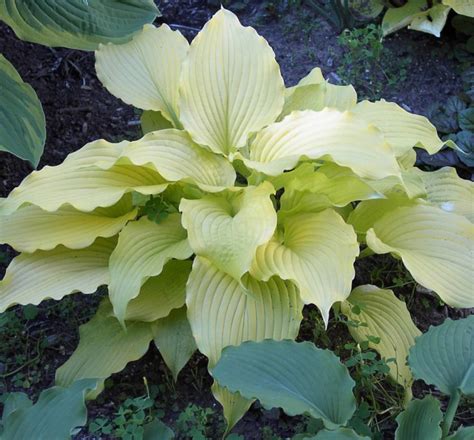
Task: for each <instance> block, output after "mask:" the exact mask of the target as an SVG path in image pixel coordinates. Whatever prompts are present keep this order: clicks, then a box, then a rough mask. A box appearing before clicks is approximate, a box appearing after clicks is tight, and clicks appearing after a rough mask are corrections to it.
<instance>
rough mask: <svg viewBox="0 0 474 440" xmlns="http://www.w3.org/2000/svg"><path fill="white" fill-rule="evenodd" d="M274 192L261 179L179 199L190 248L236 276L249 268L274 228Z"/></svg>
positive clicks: (275, 218) (240, 275)
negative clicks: (237, 188) (259, 182)
mask: <svg viewBox="0 0 474 440" xmlns="http://www.w3.org/2000/svg"><path fill="white" fill-rule="evenodd" d="M274 192H275V190H274V189H273V186H272V185H270V184H269V183H267V182H265V183H263V184H262V185H260V186H258V187H248V188H245V189H242V190H240V191H229V192H226V193H219V194H216V195H207V196H205V197H203V198H201V199H198V200H186V199H183V200H182V201H181V204H180V206H179V209H180V211H182V213H183V215H182V223H183V226H184V227H185V228H186V230H187V231H188V236H189V244H190V246H191V248H192V249H193V251H194V252H195V253H196V254H197V255H200V256H203V257H206V258H208V259H209V260H211V261H212V262H213V263H214V264H215V265H216V266H217V267H218V268H219V269H220V270H222V271H224V272H226V273H228V274H229V275H231V276H233V277H234V278H235V279H237V280H238V279H240V278H241V277H242V275H243V274H244V273H245V272H247V271H248V270H249V268H250V264H251V263H252V259H253V257H254V255H255V251H256V249H257V247H258V246H260V245H262V244H264V243H266V242H267V241H268V240H269V239H270V238H271V236H272V235H273V232H274V231H275V228H276V223H277V215H276V212H275V209H274V207H273V203H272V200H271V199H270V195H271V194H273V193H274Z"/></svg>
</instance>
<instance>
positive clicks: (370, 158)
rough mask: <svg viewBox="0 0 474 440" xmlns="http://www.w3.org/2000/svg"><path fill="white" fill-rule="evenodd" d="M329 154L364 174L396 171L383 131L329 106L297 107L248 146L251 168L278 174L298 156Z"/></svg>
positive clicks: (323, 156)
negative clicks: (312, 109)
mask: <svg viewBox="0 0 474 440" xmlns="http://www.w3.org/2000/svg"><path fill="white" fill-rule="evenodd" d="M302 158H308V159H327V160H330V161H332V162H335V163H337V164H338V165H341V166H345V167H349V168H351V169H352V171H354V172H355V173H356V174H357V175H359V176H361V177H367V178H374V179H381V178H384V177H387V176H398V175H399V173H400V169H399V166H398V163H397V161H396V158H395V155H394V153H393V151H392V149H391V148H390V147H389V146H388V145H386V143H385V142H384V139H383V136H382V134H381V133H380V131H379V130H377V129H375V128H374V127H373V125H372V124H369V123H368V122H367V121H365V120H364V119H363V118H362V117H360V116H359V115H355V114H353V113H352V112H341V111H339V110H335V109H330V108H325V109H323V110H322V111H319V112H315V111H311V110H305V111H298V112H293V113H291V114H290V115H288V116H286V117H285V118H284V119H283V120H282V121H281V122H276V123H274V124H271V125H269V126H268V127H265V128H264V129H263V130H261V131H260V132H259V133H258V134H257V136H256V137H255V139H254V140H253V142H252V143H251V145H250V155H249V158H248V159H247V158H243V160H244V163H245V165H246V166H247V167H249V168H251V169H254V170H257V171H260V172H262V173H265V174H268V175H272V176H276V175H278V174H281V173H282V172H283V171H285V170H290V169H292V168H294V167H295V166H296V165H297V164H298V162H299V161H300V159H302Z"/></svg>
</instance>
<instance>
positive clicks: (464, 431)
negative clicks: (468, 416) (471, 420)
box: [446, 426, 474, 440]
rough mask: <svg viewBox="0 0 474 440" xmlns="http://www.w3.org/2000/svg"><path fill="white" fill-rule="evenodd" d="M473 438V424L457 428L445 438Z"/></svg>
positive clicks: (460, 439) (454, 439)
mask: <svg viewBox="0 0 474 440" xmlns="http://www.w3.org/2000/svg"><path fill="white" fill-rule="evenodd" d="M473 438H474V426H471V427H469V428H464V427H462V428H459V429H458V430H457V431H456V432H455V433H454V434H452V435H450V436H449V437H447V438H446V440H472V439H473Z"/></svg>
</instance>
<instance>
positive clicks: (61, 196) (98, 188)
mask: <svg viewBox="0 0 474 440" xmlns="http://www.w3.org/2000/svg"><path fill="white" fill-rule="evenodd" d="M65 165H66V164H63V165H59V166H56V167H50V166H46V167H44V168H43V169H42V170H41V171H33V172H32V173H31V174H30V175H29V176H28V177H27V178H26V179H25V180H24V181H23V182H22V183H21V185H20V186H19V187H17V188H15V189H14V190H13V191H12V192H11V193H10V195H9V196H8V197H7V198H6V199H5V200H4V201H3V203H2V204H1V205H0V213H1V214H2V215H6V214H10V213H12V212H13V211H15V210H16V209H18V208H19V207H21V206H22V205H24V204H33V205H35V206H38V207H40V208H41V209H43V210H44V211H57V210H58V209H59V208H60V207H62V206H63V205H66V204H69V205H71V206H72V207H73V208H75V209H78V210H79V211H85V212H90V211H93V210H94V209H96V208H98V207H108V206H112V205H114V204H115V203H117V202H118V201H119V200H120V199H121V198H122V197H123V195H124V194H126V193H130V192H132V191H136V192H139V193H141V194H147V195H148V194H159V193H161V192H163V191H164V190H165V189H166V187H167V186H168V184H167V183H165V181H164V179H163V178H162V177H161V176H160V175H159V174H158V173H157V172H156V171H155V170H152V169H149V168H146V167H137V166H134V165H114V166H112V167H110V168H109V169H106V170H104V169H102V168H100V167H98V166H87V167H79V168H77V167H73V166H69V165H68V166H65Z"/></svg>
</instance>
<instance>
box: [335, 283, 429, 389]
mask: <svg viewBox="0 0 474 440" xmlns="http://www.w3.org/2000/svg"><path fill="white" fill-rule="evenodd" d="M341 311H342V313H344V314H345V315H346V316H347V317H348V318H349V319H350V320H351V321H355V322H359V324H362V325H358V326H357V327H356V326H349V331H350V333H351V335H352V337H353V338H354V339H355V340H356V341H357V342H359V343H360V342H363V341H367V340H369V337H370V336H376V337H378V338H380V342H379V343H378V344H376V343H374V342H373V340H369V347H370V348H372V349H374V350H376V351H378V352H379V353H380V356H381V357H382V358H383V359H395V362H389V363H388V366H389V367H390V375H391V376H392V378H393V379H394V380H396V381H397V382H398V383H399V384H400V385H402V386H403V387H404V388H406V389H407V390H408V393H409V394H411V393H410V392H409V390H410V388H411V384H412V382H413V377H412V374H411V371H410V368H409V367H408V365H407V356H408V351H409V349H410V347H412V346H413V345H414V343H415V338H416V337H418V336H420V335H421V332H420V330H418V328H417V327H416V326H415V324H414V323H413V321H412V319H411V316H410V312H409V311H408V310H407V307H406V305H405V303H404V302H403V301H400V300H399V299H398V298H397V297H396V296H395V295H394V293H393V292H392V291H391V290H384V289H379V288H378V287H376V286H371V285H364V286H359V287H356V288H355V289H354V290H353V291H352V292H351V294H350V296H349V298H348V299H347V301H344V302H343V303H342V304H341ZM356 312H357V313H356Z"/></svg>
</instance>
